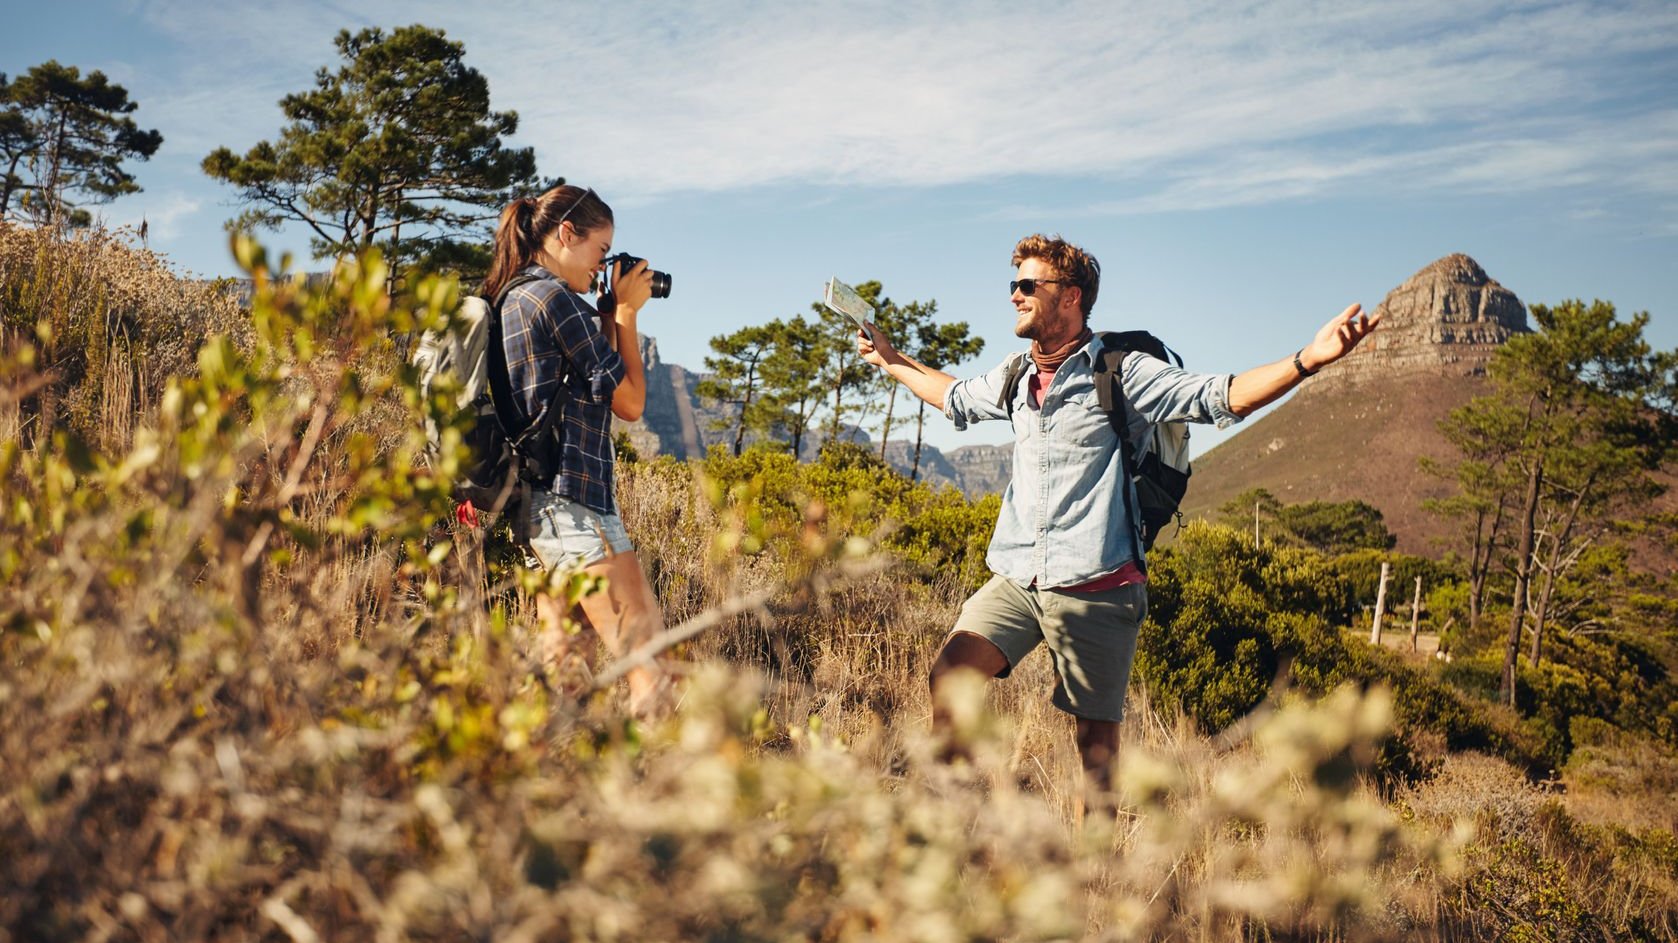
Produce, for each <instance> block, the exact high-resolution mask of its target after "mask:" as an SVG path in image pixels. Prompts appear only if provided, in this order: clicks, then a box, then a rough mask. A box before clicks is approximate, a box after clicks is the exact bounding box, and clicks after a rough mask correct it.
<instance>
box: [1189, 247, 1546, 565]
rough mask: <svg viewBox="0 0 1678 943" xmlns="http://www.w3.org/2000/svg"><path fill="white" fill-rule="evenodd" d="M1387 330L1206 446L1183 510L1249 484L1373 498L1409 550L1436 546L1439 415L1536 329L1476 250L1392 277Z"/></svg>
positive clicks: (1308, 494)
mask: <svg viewBox="0 0 1678 943" xmlns="http://www.w3.org/2000/svg"><path fill="white" fill-rule="evenodd" d="M1376 310H1377V311H1378V312H1380V313H1381V316H1382V323H1381V327H1380V329H1379V330H1377V331H1376V332H1375V333H1374V334H1373V335H1371V336H1370V337H1369V339H1368V340H1366V341H1365V342H1364V343H1363V344H1362V345H1360V346H1359V348H1358V349H1357V350H1355V351H1353V352H1352V354H1350V355H1349V356H1347V357H1346V358H1345V359H1344V360H1342V361H1341V362H1339V363H1336V364H1333V365H1331V366H1329V367H1328V368H1326V369H1324V370H1323V371H1322V373H1320V374H1319V375H1317V376H1316V377H1313V378H1312V379H1310V380H1307V381H1305V383H1304V384H1302V385H1301V386H1300V388H1299V390H1298V391H1297V392H1296V393H1295V394H1294V396H1293V397H1292V398H1291V399H1289V400H1288V401H1287V402H1285V403H1283V404H1282V405H1280V406H1278V407H1277V408H1276V409H1275V410H1273V411H1271V412H1270V413H1269V414H1268V415H1266V416H1265V417H1264V418H1262V419H1260V420H1258V421H1256V422H1254V423H1253V424H1252V425H1251V426H1250V427H1248V428H1246V429H1243V430H1242V431H1241V432H1240V433H1239V434H1237V435H1235V436H1233V437H1231V438H1230V439H1228V440H1226V441H1224V442H1223V443H1221V444H1219V445H1218V446H1217V447H1216V448H1213V449H1212V450H1211V451H1209V452H1207V453H1206V454H1205V455H1204V456H1201V457H1200V458H1199V459H1198V460H1197V461H1196V462H1195V466H1194V478H1193V480H1192V484H1191V487H1190V488H1189V495H1188V499H1187V500H1186V501H1185V503H1184V512H1185V514H1186V515H1187V516H1189V517H1210V516H1213V515H1214V513H1215V512H1216V511H1217V509H1218V507H1219V506H1220V505H1222V504H1224V503H1225V502H1226V501H1228V500H1229V499H1230V498H1232V497H1234V496H1235V495H1237V494H1239V493H1241V492H1242V491H1245V490H1247V489H1249V488H1265V489H1268V490H1269V491H1270V492H1271V493H1272V494H1274V495H1275V496H1276V497H1277V498H1278V499H1280V500H1281V501H1283V502H1284V503H1289V504H1293V503H1298V502H1303V501H1348V500H1352V499H1358V500H1362V501H1367V502H1368V503H1370V504H1373V505H1374V506H1375V507H1377V508H1379V509H1380V510H1381V513H1382V515H1383V516H1384V517H1385V519H1386V522H1387V526H1388V527H1389V528H1390V529H1391V530H1392V531H1393V533H1394V534H1396V535H1397V536H1398V541H1399V543H1398V546H1399V549H1400V550H1403V551H1406V552H1410V553H1422V554H1429V555H1435V554H1437V553H1439V552H1440V551H1441V549H1442V546H1441V542H1442V541H1443V540H1444V539H1445V537H1446V536H1447V531H1446V526H1445V522H1443V521H1441V520H1440V519H1439V518H1437V517H1435V516H1434V515H1431V514H1428V513H1427V512H1425V511H1423V510H1422V508H1421V502H1422V501H1423V500H1424V499H1426V498H1429V497H1441V496H1444V495H1445V494H1446V493H1447V492H1448V487H1447V485H1446V483H1444V482H1441V481H1438V480H1436V479H1433V478H1430V477H1429V476H1427V475H1426V474H1424V473H1423V472H1422V471H1421V468H1420V464H1419V459H1420V458H1422V457H1424V456H1425V457H1430V458H1434V459H1441V460H1443V459H1448V458H1450V457H1451V454H1452V451H1451V448H1450V446H1449V445H1448V444H1447V443H1446V442H1445V439H1444V437H1443V436H1442V435H1441V434H1440V432H1439V428H1438V425H1439V420H1441V419H1443V418H1444V417H1445V416H1446V415H1447V414H1448V413H1449V412H1450V411H1451V410H1452V409H1454V408H1456V407H1458V406H1461V405H1462V404H1464V403H1466V402H1468V401H1469V400H1470V399H1471V398H1473V397H1474V396H1475V395H1477V394H1479V393H1480V392H1482V391H1483V390H1484V389H1485V383H1486V380H1485V376H1486V367H1487V365H1488V364H1489V363H1490V362H1491V358H1492V354H1493V352H1494V351H1496V349H1497V348H1498V346H1499V345H1501V344H1502V343H1503V342H1505V341H1506V340H1508V339H1509V338H1510V337H1511V336H1513V335H1515V334H1519V333H1525V332H1527V331H1529V330H1530V328H1528V326H1527V322H1526V309H1525V307H1524V306H1523V305H1522V304H1521V302H1520V299H1518V298H1517V297H1516V296H1515V294H1514V293H1513V292H1511V291H1509V290H1508V289H1507V288H1504V287H1503V286H1502V285H1500V284H1498V283H1497V282H1496V281H1495V280H1493V279H1492V278H1490V277H1489V276H1488V275H1487V274H1486V273H1485V271H1484V270H1483V269H1481V268H1480V266H1479V265H1478V264H1477V263H1476V262H1475V261H1474V260H1473V259H1471V258H1469V257H1468V256H1466V255H1461V254H1456V255H1449V256H1446V257H1444V258H1442V259H1439V260H1438V261H1436V262H1434V263H1432V264H1430V265H1428V266H1426V267H1424V268H1423V269H1422V270H1421V271H1419V272H1417V273H1416V274H1415V275H1413V276H1411V277H1410V278H1409V279H1408V280H1406V281H1405V282H1404V284H1402V285H1400V286H1398V287H1397V288H1395V289H1393V290H1392V291H1391V292H1390V293H1388V294H1387V296H1386V298H1385V299H1383V300H1382V302H1381V304H1380V305H1379V306H1378V307H1377V308H1376Z"/></svg>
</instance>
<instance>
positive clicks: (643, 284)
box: [612, 259, 653, 311]
mask: <svg viewBox="0 0 1678 943" xmlns="http://www.w3.org/2000/svg"><path fill="white" fill-rule="evenodd" d="M612 265H613V266H614V267H616V269H617V271H616V272H615V273H614V274H613V276H612V296H613V297H615V298H616V299H617V300H618V310H619V311H622V310H623V309H624V308H625V307H628V308H631V309H633V310H636V311H639V310H641V306H642V305H644V304H646V303H647V299H649V298H651V297H652V296H653V270H652V267H651V266H650V265H649V264H648V262H647V260H646V259H642V260H641V261H639V262H637V263H635V267H634V268H632V269H630V270H629V271H627V272H626V271H624V270H623V263H622V262H613V263H612Z"/></svg>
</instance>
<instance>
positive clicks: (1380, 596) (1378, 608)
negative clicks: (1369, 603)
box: [1369, 563, 1392, 645]
mask: <svg viewBox="0 0 1678 943" xmlns="http://www.w3.org/2000/svg"><path fill="white" fill-rule="evenodd" d="M1391 569H1392V564H1390V563H1382V564H1381V588H1380V589H1378V590H1376V591H1375V625H1374V627H1373V628H1371V629H1370V630H1369V644H1371V645H1379V644H1381V616H1382V614H1384V613H1385V612H1386V610H1387V573H1388V571H1390V570H1391Z"/></svg>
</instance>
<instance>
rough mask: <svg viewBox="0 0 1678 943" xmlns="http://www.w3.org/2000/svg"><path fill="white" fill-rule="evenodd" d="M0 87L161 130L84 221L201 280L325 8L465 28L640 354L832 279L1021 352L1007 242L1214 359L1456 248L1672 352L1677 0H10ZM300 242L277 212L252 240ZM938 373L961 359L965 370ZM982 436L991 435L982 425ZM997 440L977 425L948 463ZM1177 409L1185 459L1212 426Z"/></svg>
mask: <svg viewBox="0 0 1678 943" xmlns="http://www.w3.org/2000/svg"><path fill="white" fill-rule="evenodd" d="M4 13H5V21H6V22H7V24H8V29H7V31H6V33H5V35H4V36H0V71H4V72H7V73H11V74H16V73H19V72H22V71H24V70H25V69H27V68H28V67H29V66H32V65H35V64H37V63H40V62H42V61H45V60H47V59H51V58H56V59H58V60H59V61H60V62H63V63H65V64H72V65H76V66H79V67H81V68H82V69H83V70H84V71H89V70H92V69H100V70H103V71H104V72H105V73H106V74H108V75H109V76H111V78H112V79H113V80H115V81H117V82H120V83H121V84H123V85H125V86H126V87H127V88H128V89H129V91H130V93H131V94H132V96H133V97H134V99H135V100H136V101H138V102H139V105H140V108H139V110H138V111H137V112H136V113H135V118H136V120H137V121H139V122H140V124H141V125H142V126H143V127H147V128H157V129H158V130H159V131H161V132H162V134H163V136H164V145H163V148H162V150H161V151H160V152H159V153H158V154H157V155H156V156H155V157H154V158H153V159H152V160H151V161H149V162H147V163H143V164H136V165H134V166H133V169H134V170H135V172H136V173H137V175H138V177H139V180H140V183H141V184H142V185H143V186H144V187H145V188H146V189H145V192H144V193H142V194H139V195H136V196H133V197H127V198H124V199H122V200H119V201H117V202H115V203H113V204H110V205H109V206H107V207H105V208H104V210H103V212H104V215H105V217H106V218H107V219H108V220H109V221H110V222H112V223H137V222H138V221H139V220H140V219H141V218H144V219H146V220H147V221H148V222H149V225H150V231H151V237H152V238H151V244H152V247H153V248H155V249H158V250H160V251H162V252H164V253H165V254H167V255H168V256H169V257H170V258H171V259H172V260H173V261H174V262H175V263H176V264H177V265H179V266H180V267H181V268H183V269H184V270H189V271H192V272H197V273H201V274H228V273H231V271H232V270H233V266H232V262H231V260H230V258H229V257H228V255H227V251H226V244H225V235H224V233H223V231H222V224H223V222H224V221H225V220H227V219H228V218H230V217H231V216H233V215H235V214H236V212H237V208H236V207H234V206H233V205H231V204H230V203H229V200H230V199H231V192H230V190H228V189H227V188H225V187H223V186H221V185H218V184H216V183H214V182H213V181H211V180H209V179H208V178H206V177H204V176H203V174H202V173H201V172H200V171H199V170H198V165H199V162H200V161H201V160H202V159H203V157H204V155H205V154H206V153H208V152H209V151H210V150H212V149H214V148H215V147H218V146H221V145H226V146H229V147H231V148H233V149H234V150H236V151H243V150H244V149H246V148H248V147H250V146H251V145H252V144H254V143H256V142H257V141H259V140H263V139H267V138H272V137H274V136H275V135H276V133H277V132H278V130H279V129H280V127H281V124H282V119H281V115H280V112H279V108H278V101H279V99H280V98H281V97H282V96H283V95H285V94H287V93H289V92H293V91H299V90H302V89H304V88H307V87H309V86H310V85H311V84H312V82H313V75H314V72H315V70H317V69H319V68H321V67H322V66H329V65H330V66H333V67H336V64H337V60H336V52H335V50H334V48H333V45H332V38H333V36H334V34H335V33H336V32H337V31H338V30H339V29H343V28H350V29H356V28H360V27H362V26H383V27H387V28H389V27H394V26H400V25H406V24H408V23H424V24H427V25H430V26H436V27H441V28H443V29H445V30H446V31H447V32H448V34H449V35H450V37H451V38H454V39H456V40H459V41H461V42H463V43H464V44H465V46H466V53H467V61H468V63H469V64H471V65H473V66H474V67H476V68H478V69H480V70H481V71H482V72H483V73H484V74H485V75H486V76H487V77H488V78H489V81H490V89H491V94H492V96H493V99H494V107H496V108H497V109H513V110H516V111H517V112H518V113H519V115H520V117H521V127H520V130H519V133H518V135H517V136H516V138H515V143H518V144H522V145H531V146H534V147H535V148H536V153H537V158H538V165H539V168H540V169H541V171H542V172H543V173H545V174H560V175H563V176H565V177H566V178H567V179H568V180H570V181H572V182H576V183H582V184H586V185H589V186H592V187H594V188H595V189H596V190H598V191H599V192H600V193H601V194H602V195H603V196H605V197H606V199H607V200H608V201H609V202H611V203H612V204H613V207H614V209H615V210H616V211H617V216H618V233H617V239H616V244H617V246H618V247H620V248H622V249H625V250H628V251H630V252H634V253H635V254H637V255H642V256H646V257H648V258H649V259H651V260H652V262H653V263H654V265H655V266H656V267H657V268H660V269H662V270H665V271H668V272H670V273H672V275H673V276H674V292H673V294H672V296H671V297H670V298H669V299H668V300H665V301H660V302H654V303H652V304H651V305H649V306H648V308H647V309H646V311H645V312H644V313H643V315H642V322H641V327H642V330H643V331H645V332H646V333H648V334H651V335H653V336H654V337H656V338H657V339H658V341H659V347H660V351H661V353H662V354H663V356H664V358H665V359H666V360H670V361H674V362H677V363H681V364H685V365H687V366H690V367H699V366H700V365H701V363H702V360H703V357H704V355H705V353H706V351H707V349H706V341H707V339H708V338H710V337H711V336H713V335H716V334H719V333H724V332H727V331H730V330H733V329H735V328H736V327H738V326H741V325H744V324H753V323H761V322H763V321H766V320H768V319H770V318H773V317H785V316H790V315H793V314H798V313H803V312H805V311H806V310H807V309H808V305H809V303H810V302H811V301H814V300H816V299H817V298H818V297H819V293H820V290H821V285H822V283H823V282H824V281H825V280H826V279H827V277H828V276H830V275H838V276H839V277H840V278H843V279H845V280H847V281H851V282H853V283H854V282H858V281H862V280H866V279H870V278H875V279H880V280H881V281H883V282H884V284H885V287H886V292H887V294H888V295H890V296H891V297H893V298H895V299H897V300H900V301H906V300H927V299H936V300H937V302H938V305H939V311H940V314H941V316H943V317H945V318H947V319H950V320H967V321H969V322H970V323H972V324H973V326H974V328H975V330H976V331H977V332H978V333H979V334H980V335H981V336H983V337H985V338H986V341H987V345H986V352H985V354H984V355H983V356H982V357H981V358H980V360H979V361H976V362H975V363H973V364H970V365H968V366H967V367H966V369H967V370H969V371H973V370H977V369H979V368H981V367H985V366H989V365H990V364H992V363H994V362H995V361H996V360H997V359H998V358H999V357H1000V356H1001V355H1002V354H1003V353H1004V352H1006V351H1008V350H1012V349H1015V348H1016V347H1017V346H1018V345H1019V342H1018V341H1017V340H1016V339H1014V338H1013V336H1012V332H1011V326H1012V324H1013V314H1012V309H1011V307H1010V306H1009V304H1008V301H1007V298H1006V282H1007V281H1008V278H1009V276H1010V269H1009V266H1008V257H1009V253H1010V250H1011V248H1012V246H1013V244H1014V242H1015V241H1016V240H1017V239H1018V238H1019V237H1020V236H1022V235H1024V234H1026V233H1030V232H1037V231H1043V232H1058V233H1061V234H1063V235H1065V236H1066V237H1067V238H1068V239H1071V240H1072V241H1074V242H1077V243H1079V244H1082V245H1084V246H1085V247H1086V248H1088V249H1090V250H1091V251H1092V252H1094V253H1095V254H1096V256H1097V257H1098V258H1099V259H1100V260H1101V262H1102V265H1103V271H1104V274H1105V278H1104V283H1103V285H1102V292H1101V299H1100V303H1099V304H1098V305H1097V308H1096V317H1095V322H1096V326H1098V327H1126V328H1129V327H1143V328H1147V329H1149V330H1152V331H1154V332H1155V333H1157V334H1159V335H1161V336H1162V337H1164V338H1165V339H1166V340H1167V342H1168V343H1170V344H1171V345H1172V346H1173V347H1175V348H1177V349H1178V350H1179V351H1180V352H1182V353H1183V355H1184V357H1185V358H1186V359H1187V360H1188V362H1189V364H1190V366H1191V367H1194V368H1198V369H1204V370H1208V371H1218V372H1225V371H1229V372H1234V371H1239V370H1241V369H1244V368H1246V367H1249V366H1252V365H1254V364H1256V363H1258V362H1261V361H1266V360H1272V359H1276V358H1279V357H1282V356H1285V355H1287V354H1290V353H1292V351H1293V350H1294V349H1295V348H1297V347H1299V346H1300V345H1301V344H1303V343H1304V342H1305V341H1306V340H1308V339H1309V338H1310V336H1311V334H1312V332H1313V331H1314V330H1315V329H1316V328H1317V327H1318V326H1319V325H1320V324H1321V323H1322V322H1323V321H1325V320H1326V319H1327V318H1328V317H1330V316H1331V315H1333V314H1335V313H1337V312H1338V311H1339V310H1340V309H1341V308H1342V307H1343V306H1344V305H1345V304H1347V303H1348V302H1351V301H1362V302H1364V303H1365V304H1366V305H1367V306H1370V307H1373V306H1374V305H1375V303H1377V302H1378V301H1380V299H1381V297H1382V296H1383V295H1384V294H1385V293H1386V292H1387V291H1388V290H1390V289H1391V288H1393V287H1394V286H1396V285H1398V284H1399V283H1400V282H1402V281H1403V280H1404V279H1405V278H1407V277H1408V276H1409V275H1411V274H1412V273H1413V272H1415V271H1416V270H1417V269H1419V268H1421V267H1422V266H1424V265H1426V264H1427V263H1428V262H1430V261H1432V260H1434V259H1436V258H1438V257H1440V256H1443V255H1446V254H1448V253H1451V252H1466V253H1468V254H1470V255H1472V256H1473V257H1474V258H1475V259H1477V260H1478V261H1479V262H1480V263H1481V265H1482V266H1484V267H1485V269H1486V271H1487V272H1488V273H1489V274H1490V275H1491V276H1492V277H1493V278H1495V279H1497V280H1499V281H1500V282H1502V283H1503V284H1504V285H1505V286H1507V287H1509V288H1510V289H1511V290H1513V291H1514V292H1515V293H1516V294H1518V295H1519V296H1520V297H1521V299H1522V300H1523V301H1526V302H1528V303H1533V302H1556V301H1560V300H1562V299H1565V298H1573V297H1582V298H1586V299H1590V298H1602V299H1606V300H1609V301H1613V302H1614V303H1615V304H1617V305H1618V306H1619V307H1620V310H1621V311H1622V312H1631V311H1639V310H1642V311H1648V312H1650V314H1651V315H1652V316H1653V326H1652V330H1651V335H1652V339H1653V340H1654V341H1655V342H1657V343H1658V344H1660V345H1661V346H1663V347H1668V348H1671V347H1678V310H1675V307H1678V3H1673V2H1671V0H1654V2H1623V3H1571V2H1490V3H1474V2H1466V3H1465V2H1460V0H1448V2H1446V0H1416V2H1409V3H1403V4H1396V3H1359V2H1344V3H1338V4H1323V3H1320V2H1304V0H1275V2H1245V3H1242V2H1237V3H1229V2H1224V3H1208V2H1176V3H1123V2H1120V3H1115V2H1068V3H1056V2H1043V3H1037V4H1031V5H1020V4H999V3H959V4H957V3H895V2H894V3H846V4H779V3H741V2H708V3H705V4H674V3H670V4H658V3H637V2H616V3H610V4H583V3H565V2H561V3H551V2H550V3H518V4H494V3H487V2H486V3H480V4H473V5H467V4H460V3H453V2H449V3H442V2H432V0H410V2H402V3H395V2H362V3H356V4H347V3H332V2H312V0H305V2H288V3H284V4H275V3H249V2H246V0H223V2H218V3H213V4H212V3H203V2H185V0H181V2H171V0H157V2H144V0H134V2H72V0H67V2H61V3H54V4H47V3H40V2H38V0H37V2H29V3H22V2H13V0H5V11H4ZM268 238H269V239H270V241H271V243H273V244H275V245H277V246H279V247H281V248H287V247H289V248H293V249H296V250H298V251H299V255H300V256H304V257H306V244H305V240H304V238H303V237H302V235H301V234H292V233H285V234H279V235H275V236H270V237H268ZM956 372H958V373H959V372H963V370H962V369H959V368H958V370H957V371H956ZM991 426H994V427H996V428H990V427H991ZM1005 438H1006V430H1005V429H1003V428H1001V426H1000V424H995V423H993V424H986V425H980V426H978V427H975V428H974V429H972V430H970V431H969V432H968V433H965V434H960V435H958V434H956V433H954V432H953V431H952V430H950V429H949V426H948V424H947V423H945V422H943V421H942V420H939V419H934V420H933V421H932V422H930V423H929V439H930V441H932V442H934V443H935V444H937V445H940V446H944V447H950V446H954V445H959V444H964V443H970V442H996V441H1002V440H1004V439H1005ZM1221 438H1222V436H1221V435H1218V434H1216V433H1214V432H1213V431H1212V430H1210V429H1209V428H1208V429H1207V430H1205V432H1204V433H1198V431H1197V439H1196V441H1197V443H1198V444H1199V446H1200V447H1201V448H1204V447H1206V446H1207V445H1209V444H1211V443H1213V442H1216V441H1219V440H1220V439H1221Z"/></svg>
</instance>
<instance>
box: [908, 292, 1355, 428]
mask: <svg viewBox="0 0 1678 943" xmlns="http://www.w3.org/2000/svg"><path fill="white" fill-rule="evenodd" d="M1362 312H1363V306H1362V305H1359V304H1354V305H1351V306H1350V307H1348V308H1347V309H1346V310H1344V311H1342V312H1340V314H1339V315H1338V316H1336V317H1335V318H1334V319H1333V320H1331V321H1329V322H1328V323H1327V324H1325V325H1323V329H1322V330H1320V331H1318V332H1317V336H1316V337H1315V338H1313V339H1312V341H1311V343H1309V344H1306V345H1305V346H1304V347H1302V348H1300V351H1299V353H1298V354H1297V357H1298V360H1299V366H1295V365H1294V359H1295V358H1294V357H1284V358H1283V359H1281V360H1278V361H1276V362H1275V363H1268V364H1265V365H1264V366H1262V367H1254V368H1253V369H1251V370H1248V371H1247V372H1245V373H1241V374H1237V375H1236V377H1235V379H1233V380H1231V381H1230V384H1229V410H1230V412H1232V413H1235V414H1236V415H1237V416H1248V415H1251V414H1252V413H1254V412H1256V411H1258V410H1259V409H1261V408H1263V407H1265V406H1268V405H1270V404H1271V403H1273V402H1275V401H1276V400H1277V399H1279V398H1280V397H1281V396H1282V394H1284V393H1286V392H1287V391H1289V390H1291V389H1293V388H1294V387H1296V386H1298V385H1299V381H1301V380H1303V379H1305V377H1304V376H1302V375H1301V374H1300V372H1299V368H1300V367H1304V368H1305V370H1307V371H1309V372H1311V373H1316V372H1317V371H1318V370H1320V369H1322V368H1323V367H1326V366H1328V365H1329V364H1331V363H1333V362H1335V361H1336V360H1339V359H1340V358H1341V357H1344V356H1346V355H1347V354H1349V353H1351V352H1352V348H1354V347H1356V346H1357V345H1358V342H1359V341H1361V340H1363V339H1364V337H1366V336H1368V334H1369V332H1370V331H1373V330H1375V325H1376V324H1378V323H1380V321H1381V316H1380V314H1378V313H1377V314H1375V315H1372V316H1369V315H1364V314H1362ZM893 375H894V376H895V374H893ZM911 388H912V387H911Z"/></svg>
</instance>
